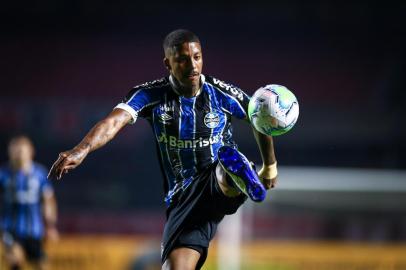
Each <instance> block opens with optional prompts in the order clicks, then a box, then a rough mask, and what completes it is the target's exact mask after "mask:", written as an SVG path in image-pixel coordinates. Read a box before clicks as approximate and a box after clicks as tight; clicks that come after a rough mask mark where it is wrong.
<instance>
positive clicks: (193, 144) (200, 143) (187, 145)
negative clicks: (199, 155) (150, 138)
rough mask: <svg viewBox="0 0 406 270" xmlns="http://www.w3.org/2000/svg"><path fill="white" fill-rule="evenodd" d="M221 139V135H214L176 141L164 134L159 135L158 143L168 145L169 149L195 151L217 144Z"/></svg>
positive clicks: (174, 138)
mask: <svg viewBox="0 0 406 270" xmlns="http://www.w3.org/2000/svg"><path fill="white" fill-rule="evenodd" d="M221 139H222V135H220V134H218V135H214V136H212V137H210V138H202V137H200V138H198V139H194V140H182V139H178V138H176V137H175V136H170V135H169V136H167V135H166V134H165V133H161V135H160V136H159V137H158V142H160V143H165V144H169V146H171V147H175V148H179V149H196V148H203V147H207V146H210V145H212V144H216V143H219V142H220V141H221Z"/></svg>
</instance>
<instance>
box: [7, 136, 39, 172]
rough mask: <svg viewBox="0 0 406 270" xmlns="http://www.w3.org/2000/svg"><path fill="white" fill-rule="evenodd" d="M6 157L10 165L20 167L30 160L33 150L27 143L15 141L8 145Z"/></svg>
mask: <svg viewBox="0 0 406 270" xmlns="http://www.w3.org/2000/svg"><path fill="white" fill-rule="evenodd" d="M8 155H9V159H10V162H11V163H12V164H15V165H18V166H21V165H22V164H26V163H27V162H29V161H31V160H32V158H33V155H34V149H33V147H32V145H31V144H30V143H29V142H28V141H25V140H17V141H15V142H13V143H11V144H10V145H9V147H8Z"/></svg>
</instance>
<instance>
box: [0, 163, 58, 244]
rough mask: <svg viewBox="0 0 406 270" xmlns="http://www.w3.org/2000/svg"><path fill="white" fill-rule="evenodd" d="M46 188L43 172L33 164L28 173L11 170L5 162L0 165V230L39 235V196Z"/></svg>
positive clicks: (31, 235) (40, 228)
mask: <svg viewBox="0 0 406 270" xmlns="http://www.w3.org/2000/svg"><path fill="white" fill-rule="evenodd" d="M49 191H52V186H51V184H50V182H49V181H48V180H47V172H46V170H45V168H44V167H42V166H41V165H39V164H37V163H33V165H32V167H31V171H30V172H29V173H25V172H23V171H13V170H12V169H11V168H10V167H9V166H8V165H6V166H3V167H2V168H0V194H1V197H2V207H1V208H2V220H1V221H2V222H1V229H2V230H3V231H5V232H9V233H12V234H14V235H15V236H17V237H19V238H36V239H40V238H42V236H43V234H44V223H43V215H42V199H43V195H44V193H45V192H49Z"/></svg>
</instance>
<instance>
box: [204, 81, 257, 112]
mask: <svg viewBox="0 0 406 270" xmlns="http://www.w3.org/2000/svg"><path fill="white" fill-rule="evenodd" d="M207 82H208V83H210V84H212V85H213V86H214V88H215V89H216V90H217V97H218V99H219V102H220V106H221V108H222V109H223V110H224V111H225V112H227V113H229V114H230V115H232V116H234V117H236V118H238V119H246V118H247V116H248V104H249V102H250V96H248V95H247V94H246V93H245V92H244V91H243V90H241V89H240V88H238V87H236V86H234V85H232V84H228V83H225V82H223V81H221V80H218V79H216V78H213V77H208V78H207Z"/></svg>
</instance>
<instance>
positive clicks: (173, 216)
mask: <svg viewBox="0 0 406 270" xmlns="http://www.w3.org/2000/svg"><path fill="white" fill-rule="evenodd" d="M163 45H164V52H165V58H164V65H165V67H166V68H167V69H168V71H169V73H170V75H169V77H166V78H163V79H160V80H156V81H153V82H149V83H145V84H142V85H139V86H137V87H135V88H134V89H133V90H132V91H131V92H130V93H129V94H128V95H127V97H126V98H125V99H124V101H123V102H122V103H120V104H118V105H117V106H116V108H115V109H114V110H113V111H112V112H111V113H110V114H109V115H108V116H107V117H106V118H105V119H103V120H101V121H100V122H98V123H97V124H96V125H95V126H94V127H93V128H92V130H91V131H90V132H89V133H88V134H87V135H86V136H85V137H84V138H83V140H82V141H81V142H80V143H79V144H78V145H77V146H75V147H74V148H73V149H71V150H69V151H66V152H62V153H60V154H59V157H58V159H57V160H56V161H55V163H54V164H53V166H52V168H51V170H50V172H49V176H50V177H55V178H57V179H60V178H61V177H62V175H63V174H64V173H67V172H68V171H69V170H70V169H73V168H76V167H77V166H78V165H79V164H80V163H82V161H83V160H84V158H85V157H86V156H87V155H88V153H90V152H91V151H94V150H96V149H98V148H100V147H101V146H103V145H104V144H106V143H107V142H108V141H110V140H111V139H112V138H113V137H114V136H115V135H116V134H117V132H118V131H119V130H120V129H121V128H122V127H123V126H125V125H126V124H128V123H134V122H135V120H136V119H137V117H145V118H146V119H148V120H149V121H150V123H151V124H152V127H153V131H154V134H155V136H156V142H157V145H158V151H159V156H160V158H161V166H162V168H163V171H164V173H165V177H166V182H165V183H166V187H165V189H166V192H167V196H166V201H167V203H168V210H167V221H166V224H165V228H164V233H163V240H162V263H163V269H200V267H201V266H202V265H203V263H204V261H205V259H206V256H207V248H208V246H209V242H210V240H211V239H212V238H213V237H214V234H215V232H216V228H217V225H218V223H219V222H220V221H221V220H222V218H223V217H224V215H226V214H232V213H234V212H235V211H236V210H237V209H238V207H239V206H240V205H241V204H242V203H243V202H244V201H245V199H246V195H248V196H249V197H250V198H251V199H252V200H254V201H262V200H263V199H264V198H265V188H270V187H273V185H274V183H275V181H276V175H277V173H276V159H275V155H274V150H273V141H272V137H270V136H266V135H262V134H260V133H258V132H257V131H255V130H254V135H255V138H256V140H257V143H258V146H259V150H260V153H261V157H262V160H263V166H262V168H261V170H260V171H259V173H258V174H257V173H256V172H255V171H254V170H253V169H252V168H251V165H250V163H249V162H248V160H247V159H246V158H245V157H244V156H243V155H242V154H241V153H239V152H238V151H237V150H236V149H235V148H234V147H233V146H232V145H233V142H232V138H231V130H230V117H231V116H234V117H237V118H240V119H247V104H248V101H249V98H248V96H247V95H246V94H245V93H244V92H243V91H241V90H240V89H238V88H237V87H234V86H232V85H229V84H226V83H224V82H222V81H220V80H217V79H216V78H213V77H210V76H203V75H202V67H203V56H202V50H201V46H200V41H199V39H198V38H197V36H196V35H195V34H193V33H192V32H190V31H188V30H182V29H180V30H176V31H173V32H171V33H169V34H168V35H167V36H166V38H165V40H164V44H163ZM230 145H231V146H230ZM258 176H259V177H258ZM259 178H260V179H259ZM261 181H262V183H261Z"/></svg>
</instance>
